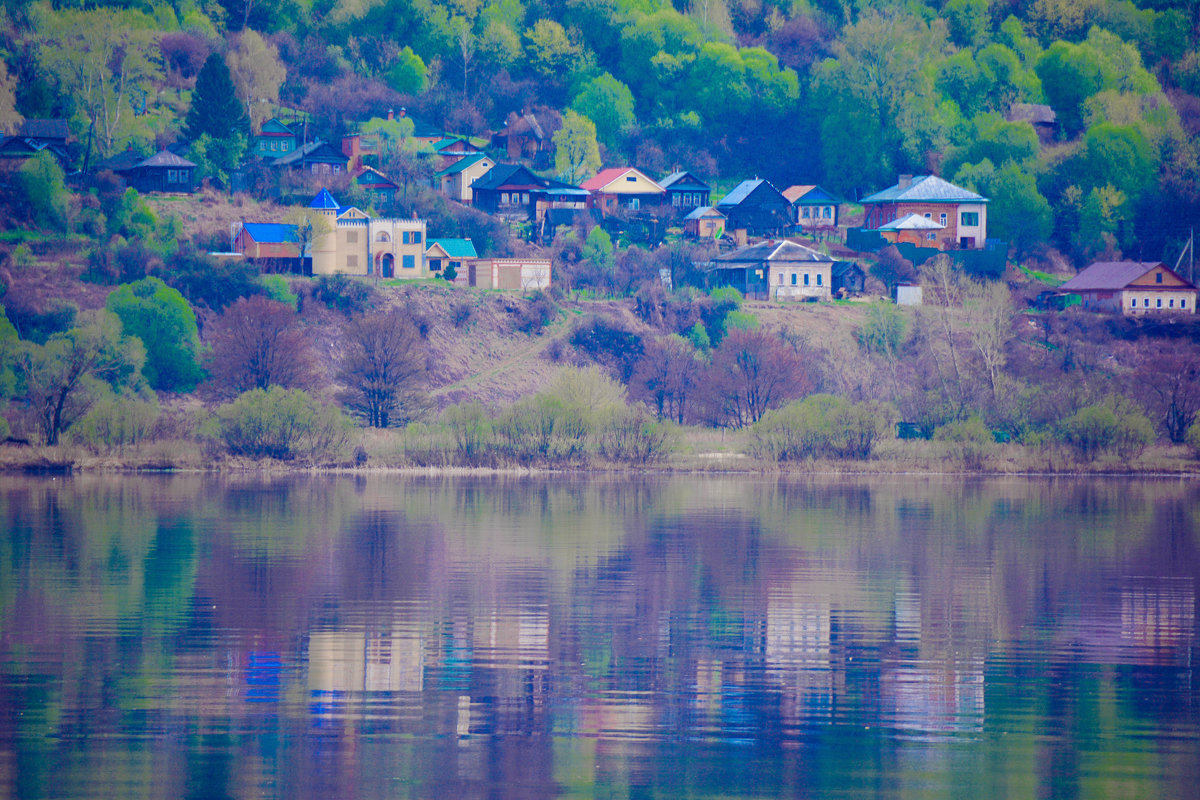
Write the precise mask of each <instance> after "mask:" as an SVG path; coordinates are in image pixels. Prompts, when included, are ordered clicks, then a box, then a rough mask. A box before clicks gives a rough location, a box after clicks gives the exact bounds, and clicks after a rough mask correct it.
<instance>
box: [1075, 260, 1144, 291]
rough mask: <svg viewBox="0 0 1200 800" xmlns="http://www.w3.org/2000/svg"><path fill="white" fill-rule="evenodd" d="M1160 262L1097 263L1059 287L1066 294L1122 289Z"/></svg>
mask: <svg viewBox="0 0 1200 800" xmlns="http://www.w3.org/2000/svg"><path fill="white" fill-rule="evenodd" d="M1162 266H1164V264H1163V263H1162V262H1161V261H1098V262H1096V263H1095V264H1092V265H1091V266H1090V267H1088V268H1087V269H1085V270H1084V271H1083V272H1081V273H1079V274H1078V275H1076V276H1075V277H1074V278H1071V280H1069V281H1067V282H1066V283H1064V284H1062V285H1061V286H1059V287H1058V288H1059V289H1064V290H1066V291H1068V292H1078V291H1086V290H1088V289H1102V290H1103V289H1124V288H1125V287H1126V286H1128V285H1129V284H1130V283H1132V282H1133V281H1135V280H1137V279H1138V278H1140V277H1142V276H1143V275H1145V274H1146V273H1147V272H1149V271H1150V270H1152V269H1155V268H1156V267H1162Z"/></svg>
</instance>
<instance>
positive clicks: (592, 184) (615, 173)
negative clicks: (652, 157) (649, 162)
mask: <svg viewBox="0 0 1200 800" xmlns="http://www.w3.org/2000/svg"><path fill="white" fill-rule="evenodd" d="M630 169H632V167H609V168H608V169H602V170H600V171H599V172H597V173H596V174H595V175H594V176H593V177H592V178H591V179H590V180H586V181H584V182H583V183H581V184H580V188H582V189H587V190H588V191H589V192H596V191H599V190H601V189H603V188H604V187H605V186H608V185H609V184H610V183H612V182H613V181H615V180H616V179H617V178H619V177H621V176H622V175H624V174H625V173H626V172H629V170H630Z"/></svg>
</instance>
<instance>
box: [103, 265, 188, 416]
mask: <svg viewBox="0 0 1200 800" xmlns="http://www.w3.org/2000/svg"><path fill="white" fill-rule="evenodd" d="M105 307H106V308H107V309H108V310H109V311H111V312H112V313H113V314H115V315H116V316H117V318H118V319H120V320H121V326H122V329H123V331H124V333H125V335H127V336H136V337H137V338H139V339H141V340H142V343H143V345H144V346H145V348H146V363H145V366H144V367H143V368H142V372H143V373H144V374H145V376H146V380H147V381H148V382H149V384H150V386H151V388H153V389H156V390H158V391H166V392H187V391H191V390H192V389H193V388H195V386H196V384H197V383H199V381H200V379H201V378H202V377H203V372H202V371H201V369H200V360H199V355H200V335H199V332H198V330H197V326H196V314H195V312H193V311H192V307H191V306H190V305H188V302H187V300H185V299H184V297H183V295H182V294H180V293H179V292H178V291H177V290H176V289H172V288H171V287H169V286H167V285H166V284H165V283H163V282H162V281H161V280H159V279H158V278H143V279H142V280H140V281H135V282H134V283H127V284H124V285H122V286H119V287H117V288H116V289H114V290H113V291H112V292H111V293H109V295H108V299H107V300H106V301H105Z"/></svg>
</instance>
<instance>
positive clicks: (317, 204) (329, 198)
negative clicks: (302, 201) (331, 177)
mask: <svg viewBox="0 0 1200 800" xmlns="http://www.w3.org/2000/svg"><path fill="white" fill-rule="evenodd" d="M308 207H309V208H315V209H319V210H322V211H337V210H338V209H340V208H341V206H340V205H338V201H337V200H335V199H333V195H331V194H330V193H329V190H328V189H326V188H325V187H321V191H319V192H317V196H316V197H314V198H313V199H312V202H311V203H309V204H308Z"/></svg>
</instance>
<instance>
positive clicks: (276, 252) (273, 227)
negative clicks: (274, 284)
mask: <svg viewBox="0 0 1200 800" xmlns="http://www.w3.org/2000/svg"><path fill="white" fill-rule="evenodd" d="M233 249H234V252H237V253H241V254H242V255H243V256H245V257H246V258H247V259H249V260H250V261H253V262H254V263H256V264H258V265H259V266H260V267H267V268H268V271H271V272H274V271H277V270H274V269H270V268H269V267H270V266H271V265H272V264H276V265H278V266H280V267H281V268H282V269H291V268H293V266H294V265H295V264H296V262H297V261H298V260H299V258H300V236H299V233H298V232H297V230H296V226H295V225H288V224H286V223H281V222H243V223H242V224H241V228H240V229H239V230H238V233H237V235H236V236H235V237H234V240H233Z"/></svg>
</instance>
